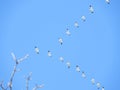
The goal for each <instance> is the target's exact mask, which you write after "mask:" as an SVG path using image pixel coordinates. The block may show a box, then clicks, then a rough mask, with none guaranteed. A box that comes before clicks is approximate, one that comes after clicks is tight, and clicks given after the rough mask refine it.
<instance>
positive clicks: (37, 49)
mask: <svg viewBox="0 0 120 90" xmlns="http://www.w3.org/2000/svg"><path fill="white" fill-rule="evenodd" d="M35 52H36V53H37V54H39V48H38V47H36V46H35Z"/></svg>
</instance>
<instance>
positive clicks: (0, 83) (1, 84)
mask: <svg viewBox="0 0 120 90" xmlns="http://www.w3.org/2000/svg"><path fill="white" fill-rule="evenodd" d="M0 87H1V89H2V90H5V88H4V87H3V81H1V82H0Z"/></svg>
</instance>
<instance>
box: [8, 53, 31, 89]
mask: <svg viewBox="0 0 120 90" xmlns="http://www.w3.org/2000/svg"><path fill="white" fill-rule="evenodd" d="M11 55H12V57H13V60H14V61H15V66H14V69H13V71H12V74H11V77H10V81H9V82H8V87H9V88H10V90H12V83H13V78H14V76H15V73H16V72H17V66H18V64H19V62H21V61H23V60H25V59H26V58H28V56H29V55H28V54H27V55H25V56H24V57H23V58H21V59H19V60H17V59H16V57H15V55H14V53H11Z"/></svg>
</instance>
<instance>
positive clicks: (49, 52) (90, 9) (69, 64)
mask: <svg viewBox="0 0 120 90" xmlns="http://www.w3.org/2000/svg"><path fill="white" fill-rule="evenodd" d="M105 2H106V3H107V4H110V0H105ZM89 12H90V13H91V14H93V13H94V8H93V6H92V5H89ZM81 20H82V21H83V22H85V21H86V16H84V15H83V16H81ZM74 27H76V28H79V24H78V22H77V21H75V22H74ZM65 33H66V35H67V36H70V35H71V32H70V30H69V29H68V28H67V29H66V32H65ZM58 43H60V45H63V38H62V37H60V38H58ZM35 52H36V53H37V54H39V52H40V51H39V48H38V47H37V46H35ZM47 55H48V57H52V52H51V51H50V50H48V52H47ZM59 60H60V61H61V62H62V63H64V62H65V61H64V57H62V56H61V57H59ZM66 66H67V68H68V69H70V68H71V63H70V62H68V61H67V62H66ZM75 71H76V72H79V73H81V77H82V78H84V79H86V77H87V76H86V73H85V72H84V71H83V70H82V72H81V69H80V66H79V65H76V67H75ZM90 81H91V84H92V85H96V88H97V89H101V90H105V89H104V86H102V85H101V83H99V82H96V80H95V78H91V80H90Z"/></svg>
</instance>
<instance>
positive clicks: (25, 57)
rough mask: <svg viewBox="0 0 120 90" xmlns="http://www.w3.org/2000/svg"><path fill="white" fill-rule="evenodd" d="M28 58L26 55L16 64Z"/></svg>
mask: <svg viewBox="0 0 120 90" xmlns="http://www.w3.org/2000/svg"><path fill="white" fill-rule="evenodd" d="M28 57H29V55H28V54H26V55H25V56H24V57H23V58H21V59H19V60H18V63H20V62H22V61H24V60H25V59H27V58H28Z"/></svg>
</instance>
